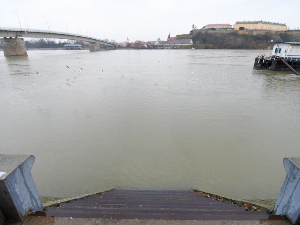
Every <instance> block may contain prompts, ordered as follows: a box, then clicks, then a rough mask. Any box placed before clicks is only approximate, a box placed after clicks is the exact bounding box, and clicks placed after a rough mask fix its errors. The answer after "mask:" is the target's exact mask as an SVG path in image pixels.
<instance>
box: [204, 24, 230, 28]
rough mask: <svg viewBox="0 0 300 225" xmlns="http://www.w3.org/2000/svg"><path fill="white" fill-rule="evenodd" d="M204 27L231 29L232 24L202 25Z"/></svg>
mask: <svg viewBox="0 0 300 225" xmlns="http://www.w3.org/2000/svg"><path fill="white" fill-rule="evenodd" d="M203 28H204V29H231V28H232V25H230V24H228V23H226V24H207V25H206V26H204V27H203Z"/></svg>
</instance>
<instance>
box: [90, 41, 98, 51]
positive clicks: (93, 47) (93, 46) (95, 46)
mask: <svg viewBox="0 0 300 225" xmlns="http://www.w3.org/2000/svg"><path fill="white" fill-rule="evenodd" d="M89 49H90V51H99V49H100V47H99V44H98V43H95V42H90V44H89Z"/></svg>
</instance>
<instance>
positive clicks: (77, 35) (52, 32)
mask: <svg viewBox="0 0 300 225" xmlns="http://www.w3.org/2000/svg"><path fill="white" fill-rule="evenodd" d="M1 30H7V31H14V32H33V33H36V32H39V33H48V34H62V35H68V36H75V37H83V38H88V39H92V40H95V41H99V42H105V43H108V44H111V45H115V44H116V43H113V42H109V41H105V40H102V39H98V38H94V37H90V36H85V35H81V34H73V33H68V32H60V31H49V30H36V29H23V28H14V27H0V31H1Z"/></svg>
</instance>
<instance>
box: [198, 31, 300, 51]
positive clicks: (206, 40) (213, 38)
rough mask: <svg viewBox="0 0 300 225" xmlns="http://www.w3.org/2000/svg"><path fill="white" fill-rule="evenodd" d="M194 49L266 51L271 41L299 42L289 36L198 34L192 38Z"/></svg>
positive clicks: (299, 38) (284, 34)
mask: <svg viewBox="0 0 300 225" xmlns="http://www.w3.org/2000/svg"><path fill="white" fill-rule="evenodd" d="M192 40H193V43H194V45H195V47H198V48H208V49H267V48H269V47H270V46H271V45H270V44H271V40H273V41H274V42H275V41H286V42H297V41H298V42H299V41H300V37H299V36H293V35H291V34H286V33H280V34H261V35H253V34H238V33H226V34H224V33H218V32H214V33H209V32H204V33H198V34H196V35H195V36H194V37H193V38H192ZM271 47H272V46H271Z"/></svg>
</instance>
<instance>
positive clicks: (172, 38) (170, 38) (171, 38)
mask: <svg viewBox="0 0 300 225" xmlns="http://www.w3.org/2000/svg"><path fill="white" fill-rule="evenodd" d="M175 39H176V37H169V38H168V41H170V40H175Z"/></svg>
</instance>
